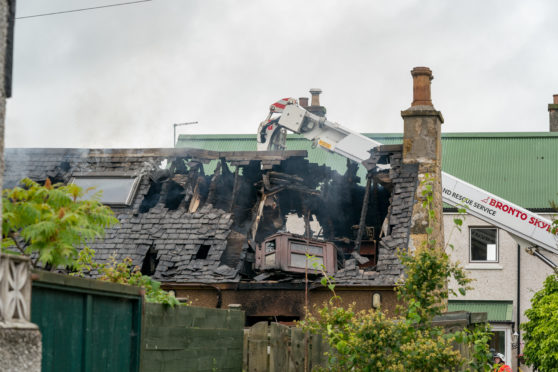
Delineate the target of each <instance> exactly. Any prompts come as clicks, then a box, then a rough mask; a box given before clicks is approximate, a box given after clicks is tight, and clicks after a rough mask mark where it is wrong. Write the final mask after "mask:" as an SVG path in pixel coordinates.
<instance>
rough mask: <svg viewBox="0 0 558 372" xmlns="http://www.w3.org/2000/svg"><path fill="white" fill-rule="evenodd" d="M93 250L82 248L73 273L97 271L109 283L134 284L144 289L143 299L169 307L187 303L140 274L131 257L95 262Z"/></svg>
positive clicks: (79, 274) (81, 273) (101, 278)
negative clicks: (106, 262) (107, 261)
mask: <svg viewBox="0 0 558 372" xmlns="http://www.w3.org/2000/svg"><path fill="white" fill-rule="evenodd" d="M94 258H95V251H94V250H92V249H90V248H85V249H82V250H81V251H80V252H79V257H78V259H77V261H76V265H75V266H76V268H77V269H78V271H76V272H75V273H73V275H77V276H83V275H84V272H91V271H97V272H98V273H99V274H100V277H99V279H100V280H104V281H107V282H111V283H120V284H128V285H134V286H137V287H142V288H143V289H145V295H144V298H145V301H147V302H153V303H159V304H165V305H169V306H171V307H174V306H176V305H189V303H181V302H179V301H178V300H177V299H176V297H174V295H173V294H172V293H170V292H167V291H165V290H163V289H161V282H158V281H156V280H153V279H151V277H149V276H147V275H142V273H141V272H140V269H139V267H137V266H135V267H133V266H132V259H131V258H129V257H126V258H125V259H124V260H122V261H121V262H117V261H116V258H115V257H114V256H112V257H111V258H110V261H109V263H108V264H105V263H97V262H95V261H94Z"/></svg>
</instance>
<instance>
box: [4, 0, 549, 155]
mask: <svg viewBox="0 0 558 372" xmlns="http://www.w3.org/2000/svg"><path fill="white" fill-rule="evenodd" d="M122 1H123V0H103V1H101V0H49V1H44V0H18V4H17V6H18V9H17V13H18V16H24V15H30V14H37V13H43V12H51V11H58V10H67V9H75V8H81V7H90V6H96V5H105V4H111V3H117V2H122ZM557 14H558V2H556V1H552V0H548V1H510V0H506V1H460V2H457V1H444V0H437V1H435V0H432V1H425V0H420V1H419V0H399V1H327V0H320V1H289V0H282V1H261V0H260V1H256V0H252V1H249V0H243V1H212V0H200V1H186V0H153V1H152V2H148V3H141V4H137V5H129V6H122V7H115V8H107V9H100V10H93V11H87V12H81V13H70V14H62V15H55V16H48V17H41V18H31V19H21V20H17V22H16V29H15V57H14V58H15V59H14V81H13V98H11V99H10V100H9V103H8V111H7V124H6V146H8V147H16V146H18V147H19V146H22V147H170V146H172V123H176V122H184V121H194V120H197V121H199V123H200V124H199V125H197V126H189V127H185V128H182V129H181V132H186V133H255V131H256V129H257V126H258V124H259V122H260V121H261V120H262V119H263V118H264V117H265V115H266V114H267V110H268V107H269V105H270V104H271V103H273V102H274V101H275V100H277V99H280V98H283V97H296V98H297V97H300V96H307V95H308V89H309V88H312V87H319V88H322V89H323V91H324V93H323V95H322V98H321V101H322V104H323V105H324V106H326V107H327V109H328V118H329V119H330V120H333V121H337V122H339V123H341V124H344V125H346V126H348V127H350V128H352V129H355V130H359V131H363V132H393V131H401V130H402V120H401V117H400V111H401V110H402V109H405V108H407V107H408V106H409V105H410V102H411V93H412V82H411V76H410V73H409V71H410V70H411V68H412V67H413V66H429V67H430V68H431V69H432V70H433V72H434V76H435V79H434V81H433V88H432V94H433V102H434V105H435V106H436V108H437V109H438V110H441V111H442V113H443V114H444V117H445V119H446V123H445V124H444V127H443V130H444V131H446V132H459V131H547V130H548V112H547V109H546V107H547V104H548V103H550V102H551V100H552V94H554V93H558V67H557V66H558V48H557V47H556V46H557V45H558V27H557V26H556V15H557Z"/></svg>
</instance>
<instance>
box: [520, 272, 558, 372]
mask: <svg viewBox="0 0 558 372" xmlns="http://www.w3.org/2000/svg"><path fill="white" fill-rule="evenodd" d="M525 315H526V316H527V318H529V321H528V322H525V323H523V324H521V328H522V329H523V330H524V331H525V333H524V335H523V339H524V341H525V348H524V349H523V355H524V356H525V362H526V363H527V364H528V365H530V366H532V367H534V369H536V370H537V371H541V372H545V371H556V370H558V274H553V275H550V276H549V277H547V278H546V280H545V282H544V286H543V288H542V289H541V290H540V291H538V292H537V293H535V295H534V296H533V298H532V299H531V308H530V309H528V310H526V311H525Z"/></svg>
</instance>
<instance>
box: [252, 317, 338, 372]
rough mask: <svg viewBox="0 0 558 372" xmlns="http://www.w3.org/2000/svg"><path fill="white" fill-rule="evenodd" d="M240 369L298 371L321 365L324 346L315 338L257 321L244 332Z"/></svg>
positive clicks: (323, 343) (276, 371) (323, 362)
mask: <svg viewBox="0 0 558 372" xmlns="http://www.w3.org/2000/svg"><path fill="white" fill-rule="evenodd" d="M244 345H245V347H244V356H243V357H244V358H243V361H244V364H243V365H244V369H245V370H246V371H249V372H262V371H272V372H299V371H304V370H305V365H306V370H307V371H310V370H312V368H314V367H317V366H325V363H326V361H327V358H326V357H325V356H324V353H325V352H326V351H327V350H328V346H327V344H326V343H325V342H324V341H323V340H322V338H321V336H319V335H312V334H309V333H305V332H304V331H303V330H302V329H300V328H295V327H287V326H285V325H282V324H278V323H271V324H270V325H268V324H267V322H260V323H256V324H255V325H253V326H252V327H251V328H250V329H247V330H245V342H244Z"/></svg>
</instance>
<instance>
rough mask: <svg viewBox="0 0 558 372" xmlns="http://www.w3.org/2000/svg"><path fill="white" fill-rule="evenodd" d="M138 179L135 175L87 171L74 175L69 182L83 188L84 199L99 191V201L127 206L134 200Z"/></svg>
mask: <svg viewBox="0 0 558 372" xmlns="http://www.w3.org/2000/svg"><path fill="white" fill-rule="evenodd" d="M139 180H140V177H139V176H137V175H117V174H111V175H107V174H98V175H97V174H90V173H87V174H84V175H80V174H76V175H74V177H73V178H72V179H71V181H70V182H71V183H74V184H76V185H78V186H79V187H81V188H82V189H83V191H84V193H85V195H84V198H85V199H88V198H91V197H93V195H95V194H96V193H97V192H99V191H101V199H100V202H101V203H103V204H107V205H115V206H118V205H121V206H129V205H131V204H132V201H133V200H134V195H135V193H136V190H137V188H138V184H139Z"/></svg>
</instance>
